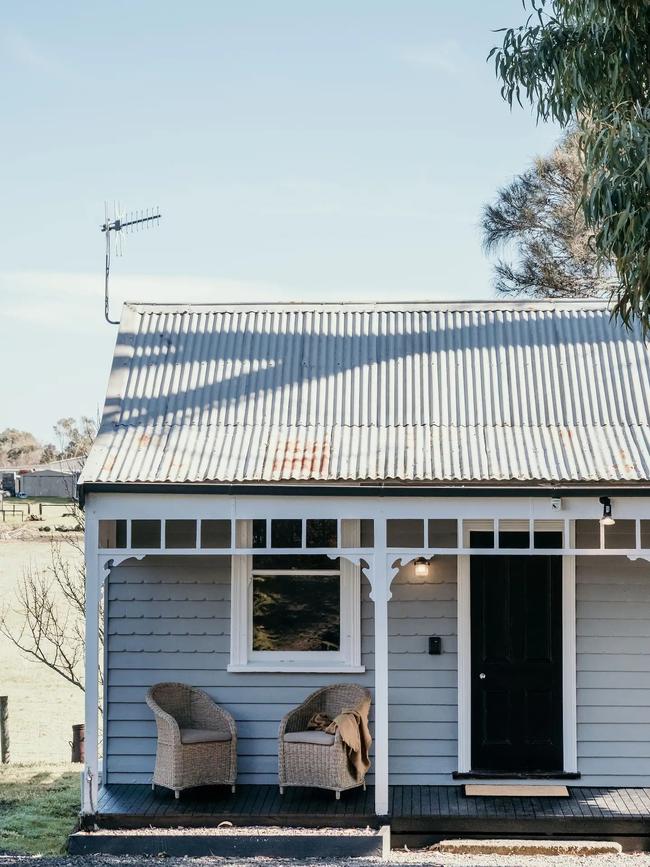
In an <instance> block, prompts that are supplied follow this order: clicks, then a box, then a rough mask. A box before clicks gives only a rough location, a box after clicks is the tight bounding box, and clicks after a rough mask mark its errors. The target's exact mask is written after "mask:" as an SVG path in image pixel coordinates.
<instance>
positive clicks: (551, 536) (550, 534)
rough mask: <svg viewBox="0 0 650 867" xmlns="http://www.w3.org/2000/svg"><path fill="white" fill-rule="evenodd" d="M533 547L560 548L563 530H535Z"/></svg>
mask: <svg viewBox="0 0 650 867" xmlns="http://www.w3.org/2000/svg"><path fill="white" fill-rule="evenodd" d="M534 538H535V541H534V545H533V547H535V548H546V549H547V550H548V549H558V548H561V547H562V530H535V535H534Z"/></svg>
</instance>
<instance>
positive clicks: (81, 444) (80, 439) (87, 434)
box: [54, 415, 97, 460]
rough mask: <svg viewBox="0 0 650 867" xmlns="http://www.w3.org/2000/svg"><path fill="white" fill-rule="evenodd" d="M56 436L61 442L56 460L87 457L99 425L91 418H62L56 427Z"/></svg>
mask: <svg viewBox="0 0 650 867" xmlns="http://www.w3.org/2000/svg"><path fill="white" fill-rule="evenodd" d="M54 434H55V436H56V438H57V440H58V442H59V451H58V453H57V456H56V458H54V460H61V459H63V458H78V457H86V456H87V454H88V452H89V451H90V446H91V445H92V443H93V440H94V439H95V436H96V435H97V423H96V422H95V420H94V419H92V418H90V417H89V416H86V415H82V416H81V418H80V419H79V421H77V420H76V419H74V418H60V419H59V420H58V422H57V423H56V424H55V425H54Z"/></svg>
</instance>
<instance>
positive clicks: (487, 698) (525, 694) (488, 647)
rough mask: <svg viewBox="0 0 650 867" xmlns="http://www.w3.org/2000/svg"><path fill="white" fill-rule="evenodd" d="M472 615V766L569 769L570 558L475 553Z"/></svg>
mask: <svg viewBox="0 0 650 867" xmlns="http://www.w3.org/2000/svg"><path fill="white" fill-rule="evenodd" d="M472 535H474V534H472ZM477 535H478V534H477ZM481 535H483V534H481ZM477 543H478V544H477ZM472 544H473V546H474V547H483V546H484V545H485V541H482V540H481V539H480V538H477V539H476V540H474V539H472ZM526 544H527V542H526ZM490 545H491V543H490ZM502 547H505V546H503V545H502ZM508 547H510V545H509V546H508ZM471 618H472V621H471V622H472V627H471V630H472V770H474V771H486V772H494V773H506V774H508V773H512V774H533V773H552V772H560V771H562V770H563V768H562V765H563V749H562V558H561V557H560V556H557V555H549V554H534V555H522V556H518V555H500V554H495V555H472V556H471Z"/></svg>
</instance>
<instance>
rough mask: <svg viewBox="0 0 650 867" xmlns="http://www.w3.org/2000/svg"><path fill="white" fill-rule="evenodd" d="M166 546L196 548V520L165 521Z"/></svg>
mask: <svg viewBox="0 0 650 867" xmlns="http://www.w3.org/2000/svg"><path fill="white" fill-rule="evenodd" d="M165 548H196V521H190V520H185V519H182V520H178V521H177V520H173V521H165Z"/></svg>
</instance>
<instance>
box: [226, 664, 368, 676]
mask: <svg viewBox="0 0 650 867" xmlns="http://www.w3.org/2000/svg"><path fill="white" fill-rule="evenodd" d="M365 670H366V667H365V665H340V664H339V665H337V664H332V665H306V664H304V663H292V662H270V663H262V662H248V663H245V664H243V665H241V664H232V663H230V664H229V665H228V667H227V669H226V671H229V672H231V673H232V672H238V673H239V672H241V673H246V672H249V671H250V672H268V673H275V674H279V673H286V672H296V673H297V674H363V673H364V672H365Z"/></svg>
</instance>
